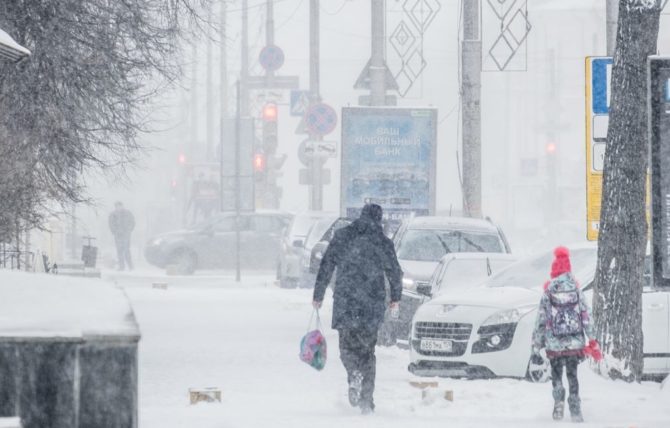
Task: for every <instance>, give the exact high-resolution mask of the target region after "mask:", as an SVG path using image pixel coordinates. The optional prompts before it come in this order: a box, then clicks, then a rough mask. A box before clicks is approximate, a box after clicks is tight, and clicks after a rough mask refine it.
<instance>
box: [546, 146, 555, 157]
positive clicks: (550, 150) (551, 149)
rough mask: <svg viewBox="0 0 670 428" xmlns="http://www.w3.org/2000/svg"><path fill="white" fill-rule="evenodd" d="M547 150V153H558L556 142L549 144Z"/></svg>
mask: <svg viewBox="0 0 670 428" xmlns="http://www.w3.org/2000/svg"><path fill="white" fill-rule="evenodd" d="M545 150H546V151H547V154H550V155H553V154H554V153H556V144H554V143H549V144H547V147H546V148H545Z"/></svg>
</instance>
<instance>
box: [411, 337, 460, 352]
mask: <svg viewBox="0 0 670 428" xmlns="http://www.w3.org/2000/svg"><path fill="white" fill-rule="evenodd" d="M419 347H420V348H421V350H422V351H438V352H451V351H452V349H453V347H454V344H453V342H452V341H451V340H438V339H421V344H420V345H419Z"/></svg>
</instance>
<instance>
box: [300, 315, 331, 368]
mask: <svg viewBox="0 0 670 428" xmlns="http://www.w3.org/2000/svg"><path fill="white" fill-rule="evenodd" d="M314 312H316V330H311V331H310V328H312V321H313V320H314ZM314 312H312V317H311V318H310V320H309V326H308V327H307V330H308V331H307V334H305V335H304V336H303V337H302V340H301V341H300V360H302V361H303V362H305V363H307V364H309V365H310V366H312V367H314V368H315V369H317V370H321V369H323V368H324V367H325V365H326V358H327V349H328V348H327V345H326V338H325V337H324V336H323V334H321V319H320V318H319V310H318V309H315V310H314Z"/></svg>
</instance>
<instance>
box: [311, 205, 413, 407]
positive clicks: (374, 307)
mask: <svg viewBox="0 0 670 428" xmlns="http://www.w3.org/2000/svg"><path fill="white" fill-rule="evenodd" d="M381 221H382V208H381V207H380V206H379V205H375V204H368V205H366V206H365V207H363V211H362V212H361V216H360V218H358V219H357V220H356V221H354V222H353V223H352V224H351V225H349V226H347V227H345V228H343V229H340V230H338V231H337V232H335V236H334V237H333V239H332V241H331V242H330V245H329V246H328V249H327V250H326V253H325V254H324V256H323V260H322V262H321V266H320V268H319V273H318V275H317V277H316V284H315V286H314V298H313V300H314V301H313V304H314V306H315V307H316V308H319V307H321V304H322V302H323V298H324V295H325V293H326V288H327V287H328V284H329V283H330V279H331V277H332V275H333V272H334V271H335V268H337V277H336V280H335V289H334V293H333V297H334V304H333V321H332V327H333V328H334V329H336V330H337V331H338V332H339V335H340V358H341V359H342V363H343V364H344V367H345V368H346V370H347V377H348V381H349V402H350V403H351V405H352V406H360V408H361V411H362V413H364V414H366V413H370V412H372V411H373V410H374V401H373V397H372V396H373V392H374V388H375V366H376V360H375V345H376V344H377V331H378V330H379V327H380V325H381V324H382V321H383V320H384V313H385V311H386V285H385V281H384V276H385V275H386V279H388V282H389V285H390V294H391V296H390V302H391V303H390V310H391V312H392V313H395V314H397V311H398V302H399V301H400V298H401V295H402V270H401V269H400V264H399V263H398V259H397V257H396V254H395V249H394V247H393V243H392V242H391V240H390V239H389V238H387V237H386V236H385V235H384V231H383V229H382V224H381ZM396 316H397V315H396Z"/></svg>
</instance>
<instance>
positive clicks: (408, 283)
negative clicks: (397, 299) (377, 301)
mask: <svg viewBox="0 0 670 428" xmlns="http://www.w3.org/2000/svg"><path fill="white" fill-rule="evenodd" d="M402 288H404V289H405V290H410V291H416V281H414V280H413V279H412V278H403V279H402Z"/></svg>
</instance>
